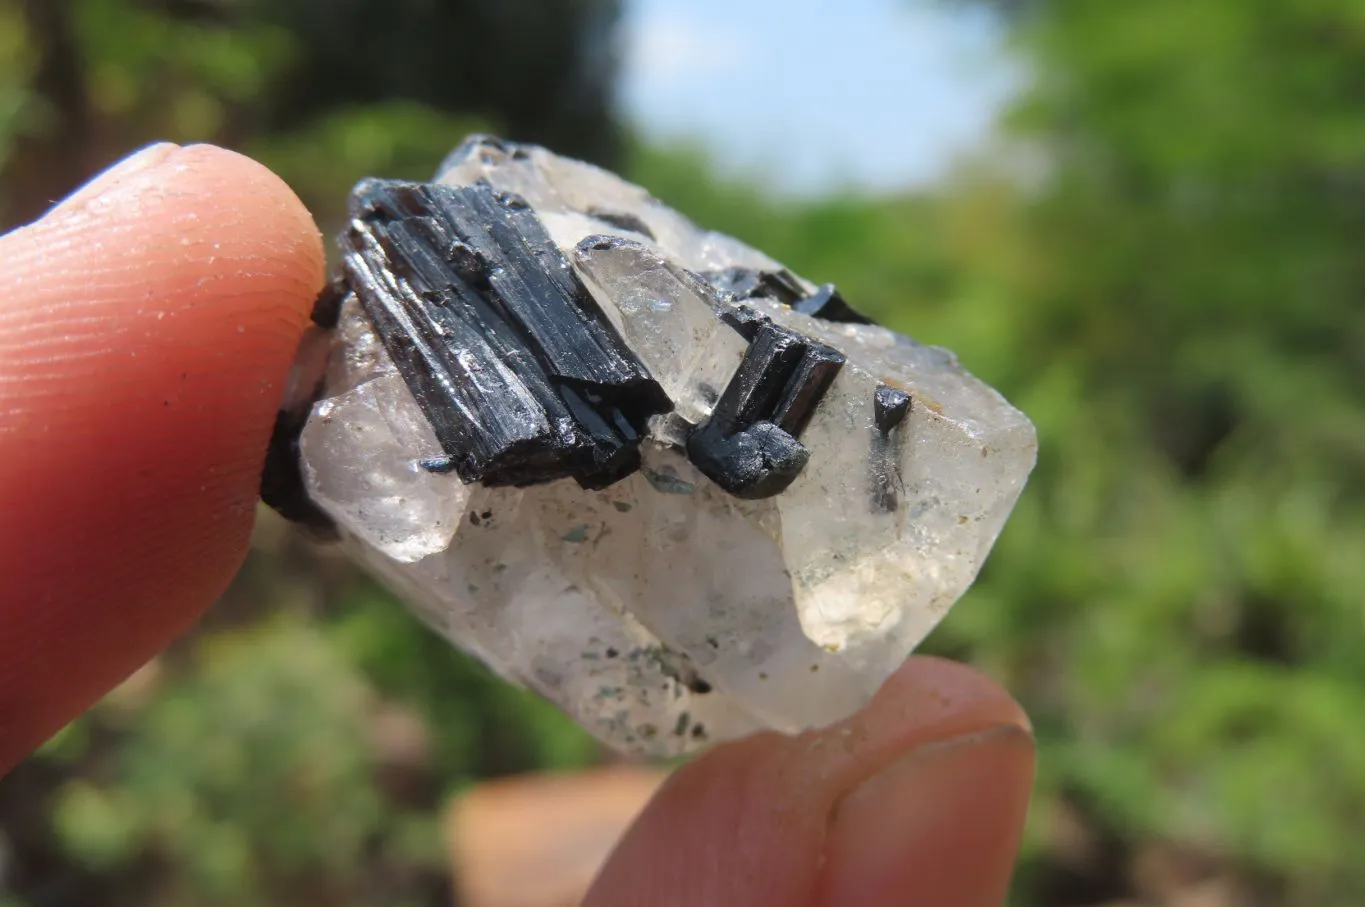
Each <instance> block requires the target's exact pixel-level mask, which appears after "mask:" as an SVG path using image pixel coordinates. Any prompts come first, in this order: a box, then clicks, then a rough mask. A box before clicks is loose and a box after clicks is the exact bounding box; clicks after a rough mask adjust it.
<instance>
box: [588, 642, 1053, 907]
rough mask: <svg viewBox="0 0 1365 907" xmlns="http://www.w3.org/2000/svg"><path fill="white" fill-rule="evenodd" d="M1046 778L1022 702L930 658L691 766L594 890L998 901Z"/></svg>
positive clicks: (717, 903) (767, 900)
mask: <svg viewBox="0 0 1365 907" xmlns="http://www.w3.org/2000/svg"><path fill="white" fill-rule="evenodd" d="M1032 780H1033V741H1032V737H1031V735H1030V733H1029V730H1028V723H1027V720H1026V719H1025V717H1024V715H1023V713H1022V712H1021V711H1020V709H1019V707H1018V705H1016V704H1015V703H1014V701H1013V700H1012V699H1010V697H1009V696H1008V695H1007V694H1006V693H1005V692H1004V691H1003V690H1001V689H1000V688H999V687H998V686H996V685H995V684H994V683H992V682H991V681H990V680H988V679H986V678H985V677H983V676H982V675H980V674H978V673H976V672H974V671H972V670H971V669H970V668H966V667H964V666H962V665H958V664H954V663H951V662H946V661H941V660H938V659H932V658H914V659H911V660H910V661H909V662H908V663H907V664H906V666H905V667H904V668H902V669H901V670H900V671H899V672H898V673H897V674H896V675H895V676H894V677H892V678H891V680H889V681H888V682H887V683H886V685H885V686H884V687H883V688H882V689H881V691H880V692H879V693H878V694H877V696H876V697H875V698H874V699H873V701H872V702H871V704H869V705H868V706H867V708H865V709H864V710H863V711H861V712H859V713H858V714H857V715H855V716H853V717H852V718H850V719H848V720H847V721H844V722H841V723H839V724H837V725H835V726H833V727H830V728H827V729H824V730H821V731H818V732H812V733H807V734H803V735H801V736H799V737H783V736H779V735H776V734H764V735H759V736H757V737H752V738H749V739H747V740H743V741H740V742H737V743H733V744H729V745H725V746H721V747H718V748H716V749H714V750H712V751H711V752H710V753H708V754H706V755H704V756H702V757H701V758H699V759H697V760H696V761H694V762H692V763H690V764H688V765H686V766H684V767H683V768H682V769H680V770H679V771H678V772H677V773H676V774H674V776H673V777H672V778H670V779H669V781H668V782H667V783H666V784H665V785H664V787H663V789H662V790H661V791H660V792H659V794H658V796H656V797H655V798H654V800H653V801H652V802H651V803H650V805H649V807H647V808H646V810H645V812H644V814H643V815H642V816H641V817H640V819H639V820H638V821H637V822H636V824H635V826H634V827H633V828H632V829H631V830H630V831H629V832H628V833H627V834H626V837H625V838H624V839H623V841H622V842H621V844H620V846H619V847H618V848H617V849H616V851H615V852H614V853H613V855H612V858H611V860H610V861H609V862H608V864H607V866H606V867H605V868H604V869H603V872H602V874H601V876H600V877H599V878H598V879H597V882H596V883H595V884H594V886H593V889H592V893H591V894H590V895H589V897H588V899H587V901H586V902H585V905H587V907H615V905H627V904H653V905H659V907H692V905H696V907H702V905H707V907H732V905H733V907H740V905H743V907H836V905H840V907H842V905H851V904H857V905H859V907H893V905H894V907H915V905H932V907H988V905H993V907H998V905H999V904H1001V903H1002V902H1003V900H1004V896H1005V891H1006V888H1007V886H1008V883H1009V876H1010V870H1011V866H1012V864H1013V861H1014V857H1015V853H1016V851H1017V849H1018V845H1019V837H1020V834H1021V829H1022V826H1023V821H1024V816H1025V813H1026V810H1027V804H1028V798H1029V791H1030V787H1031V785H1032Z"/></svg>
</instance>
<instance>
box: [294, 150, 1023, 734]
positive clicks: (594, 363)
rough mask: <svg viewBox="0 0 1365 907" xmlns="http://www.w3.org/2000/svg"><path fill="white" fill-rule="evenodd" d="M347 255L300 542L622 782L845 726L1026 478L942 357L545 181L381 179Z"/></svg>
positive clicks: (594, 182)
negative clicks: (351, 569)
mask: <svg viewBox="0 0 1365 907" xmlns="http://www.w3.org/2000/svg"><path fill="white" fill-rule="evenodd" d="M341 248H342V252H343V260H344V269H343V270H344V273H343V276H342V278H341V280H340V282H339V283H338V284H337V286H336V289H335V291H334V292H333V293H332V294H331V295H330V296H329V297H327V299H326V301H325V302H324V303H322V304H320V305H319V310H318V313H317V314H316V315H315V320H317V321H318V322H319V324H320V325H321V326H322V327H320V328H319V329H318V330H319V331H321V330H322V328H326V329H328V330H329V331H330V333H329V334H328V335H327V336H328V337H330V343H331V350H332V351H331V355H330V360H329V362H328V365H327V369H326V374H325V377H324V378H323V380H322V382H321V385H320V389H319V392H318V395H317V397H316V402H315V403H314V404H313V406H312V410H311V412H310V413H308V414H307V415H306V420H305V418H303V417H301V416H299V417H295V418H293V419H289V418H284V419H282V420H281V425H282V426H285V428H286V429H288V428H289V427H290V426H292V427H293V428H295V429H297V428H298V425H299V424H300V423H301V424H302V428H301V432H299V433H298V434H297V436H296V437H294V438H292V439H290V440H291V441H292V444H293V446H292V447H290V448H289V450H290V451H291V453H292V454H293V455H295V456H296V457H297V461H296V463H295V468H297V470H298V474H299V475H300V477H301V482H302V488H303V490H304V496H306V502H305V504H300V502H299V501H297V500H295V501H294V502H293V505H294V506H292V508H290V509H291V515H293V516H296V517H302V516H306V515H308V514H312V515H313V517H314V518H315V519H326V520H330V521H331V522H332V523H333V524H334V529H335V531H336V533H337V534H338V535H339V536H340V537H341V539H342V540H343V543H344V544H346V545H348V546H349V547H350V550H351V551H352V553H353V555H354V556H355V557H356V558H358V559H359V560H360V561H362V562H363V563H364V564H365V565H367V566H368V567H369V568H370V569H371V570H373V571H374V572H375V573H376V574H377V575H378V576H380V577H381V578H382V579H384V580H385V581H387V582H388V583H389V584H391V585H392V586H393V587H394V589H395V590H396V591H397V592H398V593H399V595H400V596H402V597H403V598H404V600H405V601H407V602H408V604H409V605H410V606H411V607H412V608H413V609H414V610H415V611H416V613H418V614H419V615H420V616H421V617H422V618H423V619H424V620H425V621H426V622H427V623H429V624H430V625H431V626H432V627H434V628H435V629H436V630H437V631H439V632H441V633H443V634H445V635H446V636H447V637H448V638H449V639H451V640H452V641H453V642H454V643H456V644H457V645H458V646H460V647H462V648H464V649H466V650H468V651H470V652H472V653H473V654H474V655H476V656H477V657H479V658H481V659H482V660H484V661H485V662H487V663H488V664H489V665H490V666H492V667H493V668H494V669H495V670H497V671H498V672H499V673H501V674H502V675H504V676H506V677H508V678H509V679H511V680H514V681H517V682H520V683H523V684H525V685H526V686H529V687H531V688H533V689H535V690H537V691H539V692H540V693H542V694H543V695H545V696H546V697H548V698H549V699H551V700H552V701H554V702H555V703H557V704H558V705H559V706H561V707H562V708H563V709H565V710H566V711H568V712H569V713H570V714H572V715H573V716H575V717H576V718H577V719H578V720H579V721H580V722H581V723H582V724H583V725H584V726H585V727H586V728H587V729H588V730H589V731H591V732H592V733H594V734H596V735H597V736H598V737H600V738H601V739H602V740H604V741H606V742H608V743H610V744H612V745H614V746H616V747H619V748H622V749H626V750H634V751H639V752H645V753H649V754H653V755H672V754H677V753H681V752H685V751H687V750H689V749H692V748H694V747H696V746H698V745H701V744H703V743H705V742H707V741H711V740H717V739H724V738H729V737H734V736H737V735H740V734H744V733H748V732H750V731H753V730H756V729H762V728H773V729H777V730H781V731H796V730H799V729H802V728H805V727H809V726H812V725H816V724H821V723H825V722H829V721H832V720H835V719H838V718H840V717H842V716H845V715H847V714H848V713H849V712H851V711H853V710H854V709H856V708H857V707H858V706H860V705H861V704H863V703H864V702H865V701H866V700H867V699H868V697H869V696H870V695H871V694H872V693H873V691H874V690H875V689H876V688H877V687H878V685H879V684H880V683H881V681H882V680H883V679H885V677H886V676H887V675H888V674H889V673H890V672H891V671H892V670H894V669H895V667H896V666H897V665H898V664H899V663H900V662H901V661H902V660H903V659H904V658H905V657H906V655H907V654H908V653H909V652H910V651H911V649H913V648H914V646H915V645H916V644H917V643H918V642H919V641H920V639H922V638H923V637H924V635H925V634H927V633H928V632H929V630H930V629H932V627H933V626H934V625H935V624H936V623H937V622H938V620H939V619H940V618H941V617H942V616H943V614H944V613H945V612H946V611H947V609H948V607H949V606H950V605H951V604H952V603H953V602H954V601H955V600H956V599H957V598H958V596H959V595H961V594H962V592H963V591H964V590H965V589H966V588H967V587H968V585H970V583H971V582H972V580H973V579H974V578H975V576H976V573H977V571H978V569H979V568H980V566H981V564H982V561H983V560H984V559H985V557H986V554H987V552H988V551H989V549H990V547H991V545H992V544H993V543H994V541H995V538H996V536H997V535H998V533H999V532H1000V529H1001V527H1002V525H1003V524H1004V521H1005V519H1006V517H1007V515H1008V514H1009V511H1010V509H1011V508H1012V507H1013V505H1014V502H1015V500H1016V498H1017V497H1018V496H1019V493H1020V491H1021V490H1022V488H1023V485H1024V482H1025V479H1026V478H1027V476H1028V473H1029V471H1030V470H1031V469H1032V466H1033V462H1034V457H1035V448H1036V442H1035V437H1034V431H1033V427H1032V426H1031V425H1030V423H1029V421H1028V420H1027V419H1026V418H1025V417H1024V416H1023V415H1022V414H1021V413H1020V412H1018V411H1017V410H1015V409H1014V408H1012V407H1011V406H1010V405H1009V404H1008V403H1007V402H1006V401H1005V400H1004V399H1003V398H1002V397H1001V396H1000V395H999V394H997V393H995V392H994V391H992V390H991V389H990V388H988V387H986V386H985V385H984V384H982V383H981V382H979V381H977V380H976V379H975V378H973V377H972V376H971V375H969V374H968V373H967V372H966V371H964V370H963V369H962V368H961V366H959V365H958V363H957V361H956V360H955V359H954V357H953V356H952V355H951V354H950V353H947V352H945V351H943V350H941V349H937V348H933V347H928V346H923V345H921V344H918V343H916V342H914V341H912V340H910V339H908V338H906V337H903V336H901V335H898V334H895V333H893V332H891V331H889V330H886V329H884V328H880V327H876V326H874V325H872V324H870V323H869V322H868V320H867V319H866V318H864V317H863V316H862V315H860V314H859V313H858V312H857V311H856V310H855V309H854V308H852V307H851V306H850V305H849V304H848V303H847V302H845V300H844V299H843V298H842V297H841V296H840V294H839V293H838V292H837V291H836V290H835V289H834V288H833V287H831V286H824V287H816V286H814V285H812V284H809V283H807V282H806V281H805V280H803V279H801V278H799V277H797V276H795V275H794V274H792V273H791V272H789V271H788V270H786V269H785V268H783V267H782V266H781V265H779V264H778V263H777V262H774V261H772V260H771V259H769V258H768V257H767V256H765V255H763V254H762V253H760V252H758V251H755V250H754V249H751V248H749V247H748V246H745V245H744V244H742V243H740V242H738V241H737V240H735V239H732V238H730V237H727V236H723V235H720V234H717V233H713V232H707V231H705V230H701V229H698V228H697V227H696V226H694V225H693V224H692V223H691V222H689V221H688V220H687V219H685V218H684V217H683V216H681V215H680V214H678V213H677V212H675V211H673V210H671V209H669V208H667V207H665V206H664V205H662V204H661V203H659V202H658V201H656V200H654V199H653V198H652V197H650V196H649V195H648V194H647V193H646V192H645V191H644V190H642V189H640V188H638V187H635V186H632V185H629V184H628V183H626V182H624V181H622V180H621V179H619V178H618V177H616V176H613V175H612V174H610V173H607V172H605V171H603V170H600V169H597V168H595V167H592V166H589V165H587V164H583V163H580V162H577V161H572V160H568V159H565V158H561V157H557V156H555V155H553V154H551V153H550V152H548V151H545V150H544V149H541V148H536V147H530V146H524V145H514V144H511V143H508V142H503V141H500V140H497V139H493V138H489V137H482V136H476V137H473V138H471V139H469V140H467V141H466V142H465V143H464V144H462V145H461V146H460V147H459V148H458V149H456V151H455V152H454V153H453V154H452V155H451V156H450V158H449V159H448V160H447V161H446V163H445V164H444V165H443V166H442V168H441V170H440V173H439V174H438V176H437V178H436V180H435V182H433V183H422V184H417V183H404V182H396V181H384V180H367V181H365V182H363V183H361V184H360V185H359V186H358V187H357V188H356V190H355V192H354V193H353V195H352V199H351V208H350V223H349V227H348V229H347V230H346V232H345V233H344V234H343V236H342V237H341ZM279 459H280V458H279V457H278V456H276V457H275V460H276V461H277V465H278V461H279ZM286 459H287V458H286ZM277 497H279V496H278V495H277ZM281 500H282V498H281ZM282 509H285V508H282Z"/></svg>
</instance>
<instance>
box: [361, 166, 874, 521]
mask: <svg viewBox="0 0 1365 907" xmlns="http://www.w3.org/2000/svg"><path fill="white" fill-rule="evenodd" d="M350 215H351V222H350V226H349V228H348V229H347V231H346V232H345V233H344V234H343V236H342V238H341V244H342V249H343V253H344V269H345V283H346V285H347V287H348V288H349V290H350V291H352V292H354V293H355V294H356V296H357V297H358V298H359V300H360V303H361V305H362V306H363V307H364V310H365V312H366V314H367V315H368V316H369V318H370V320H371V321H372V322H373V324H374V327H375V330H376V332H377V333H378V334H379V336H380V338H381V339H382V340H383V343H384V346H385V347H386V349H387V350H388V353H389V355H390V357H391V358H392V359H393V361H394V363H395V365H396V366H397V368H398V370H399V372H400V373H401V374H402V375H403V378H404V380H405V381H406V382H407V384H408V386H409V388H410V389H411V390H412V392H413V395H414V396H415V397H416V399H417V402H418V404H419V405H420V406H421V408H422V411H423V413H424V414H425V415H426V417H427V419H428V420H429V421H430V423H431V425H432V427H433V429H434V430H435V433H436V437H437V439H438V440H439V441H440V442H441V446H442V448H443V449H444V451H445V454H446V456H445V457H444V458H440V459H427V460H424V461H423V463H424V465H425V466H426V467H427V468H429V469H436V470H443V469H449V470H454V471H455V472H456V473H458V474H459V476H460V478H461V479H463V480H464V481H465V482H470V483H473V482H480V483H483V484H485V485H490V486H496V485H517V486H524V485H535V484H540V483H543V482H549V481H554V480H556V479H563V478H572V479H574V480H576V481H577V482H578V483H579V484H580V485H582V486H583V487H585V488H600V487H604V486H606V485H610V484H611V483H613V482H615V481H617V480H619V479H621V478H623V477H625V476H626V475H629V474H630V473H632V472H633V471H635V470H636V469H637V468H638V467H639V464H640V454H639V444H640V441H641V440H642V439H643V437H644V436H645V435H646V434H647V432H648V423H649V420H650V418H651V417H653V416H656V415H661V414H663V413H666V412H669V411H670V410H672V409H673V404H672V402H671V401H670V400H669V399H668V397H667V395H666V394H665V393H664V392H663V390H662V388H660V386H659V384H658V382H656V381H655V380H654V378H653V377H652V376H651V375H650V374H649V371H648V369H646V368H645V366H644V365H643V364H642V363H641V362H640V360H639V358H638V357H637V356H636V355H635V354H634V353H632V352H631V350H630V348H629V347H628V346H627V345H626V343H625V342H624V341H623V340H622V338H621V336H620V335H619V334H618V333H617V332H616V330H615V329H614V328H613V326H612V325H611V323H610V322H609V321H608V319H607V317H606V315H605V314H604V313H603V311H602V309H601V308H600V307H599V306H598V304H597V302H596V300H595V299H593V297H592V295H591V294H590V293H589V292H588V290H587V288H586V287H585V286H584V285H583V282H582V281H581V280H580V279H579V277H578V275H577V273H575V271H574V270H573V268H572V267H571V266H570V264H569V262H568V260H567V259H566V258H565V256H564V255H563V254H562V253H561V252H560V251H559V249H558V248H557V247H556V246H555V244H554V242H553V241H552V240H551V238H550V236H549V234H548V233H547V232H546V230H545V227H544V225H543V224H542V223H541V221H540V219H539V217H538V216H537V215H536V213H535V212H534V211H533V210H532V209H531V208H530V206H529V205H527V203H526V202H525V201H524V200H522V199H520V198H518V197H517V196H515V195H511V194H508V193H503V192H498V191H495V190H494V189H492V188H490V187H489V186H488V185H487V184H485V183H475V184H473V185H469V186H463V187H458V188H457V187H452V186H447V185H442V184H439V183H408V182H398V181H390V180H367V181H365V182H362V183H361V184H360V185H359V186H357V187H356V189H355V191H354V192H353V194H352V196H351V203H350ZM708 276H710V277H712V278H713V285H714V286H717V287H719V288H720V289H721V291H723V292H725V293H726V295H727V297H728V299H729V302H727V303H726V304H725V306H724V308H723V310H719V309H718V312H717V315H718V317H721V318H723V319H724V320H725V322H726V323H727V324H729V325H731V327H733V328H734V329H735V330H736V331H738V332H739V333H740V334H741V335H742V336H743V337H744V338H745V339H746V340H747V341H749V348H748V352H747V354H746V355H745V357H744V359H743V361H742V363H741V364H740V366H739V369H738V371H737V372H736V373H735V375H734V377H733V379H732V380H731V381H730V383H729V385H728V386H727V387H725V388H724V389H723V391H721V392H720V394H719V399H718V400H717V402H716V404H715V408H714V412H713V414H712V416H711V417H710V418H709V419H708V420H707V421H706V422H704V423H703V424H701V425H698V426H693V427H692V429H691V431H690V434H689V436H688V438H687V442H686V451H687V455H688V457H689V459H691V460H692V462H693V463H694V464H696V466H697V467H698V469H700V470H701V471H702V473H703V474H705V475H706V476H708V477H709V478H711V479H712V480H713V481H715V482H716V483H717V484H718V485H720V486H721V487H722V488H724V489H725V490H726V491H728V492H730V493H732V494H734V495H737V496H739V497H745V498H759V497H767V496H770V495H773V494H776V493H778V492H780V491H782V490H783V489H784V488H786V487H787V486H788V485H789V484H790V483H791V481H792V479H794V478H795V477H796V475H797V474H798V473H799V472H800V471H801V469H802V467H803V466H805V464H806V462H807V460H808V459H809V456H810V454H809V452H808V451H807V450H806V448H805V447H804V446H803V445H802V444H801V442H800V440H799V439H800V437H801V432H802V430H803V429H804V428H805V426H806V423H807V422H808V421H809V420H810V416H811V414H812V413H813V412H814V409H815V407H816V405H817V404H818V403H819V401H820V398H821V397H822V396H823V394H824V393H825V391H826V390H827V389H828V387H829V385H830V383H831V382H832V381H833V380H834V377H835V375H836V374H837V373H838V371H839V368H840V367H841V366H842V364H843V362H844V357H843V355H842V354H840V353H839V352H838V351H836V350H834V349H832V348H831V347H829V346H827V345H825V344H823V343H820V342H818V341H816V340H813V339H811V338H809V337H805V336H803V335H802V334H800V333H798V332H796V331H793V330H791V329H790V328H786V327H782V326H779V325H777V324H775V323H773V322H772V321H771V320H770V319H768V318H767V317H766V316H763V315H761V314H758V313H757V312H755V311H753V310H752V309H750V308H749V307H747V306H745V305H743V304H742V303H740V302H739V301H740V300H743V299H745V298H752V297H754V296H758V295H767V296H772V297H775V298H777V299H778V301H781V302H786V303H788V304H791V305H793V306H794V307H796V308H798V310H802V311H807V312H808V313H809V314H812V315H815V316H817V317H824V318H827V319H829V320H838V321H862V319H861V317H860V316H858V315H857V313H855V312H853V310H852V309H850V308H848V307H847V305H845V304H844V303H843V301H842V299H840V298H839V296H838V294H837V293H834V292H833V290H832V288H825V289H822V290H821V291H820V292H818V293H816V294H815V295H813V296H806V295H805V294H804V293H802V291H801V287H800V284H799V283H798V282H797V281H796V279H795V278H794V277H792V276H791V275H789V274H786V273H785V272H781V273H775V274H774V273H766V272H757V271H752V270H747V269H730V270H728V271H726V272H725V273H723V274H717V275H708ZM717 305H718V306H720V305H721V304H720V303H719V302H718V303H717Z"/></svg>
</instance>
